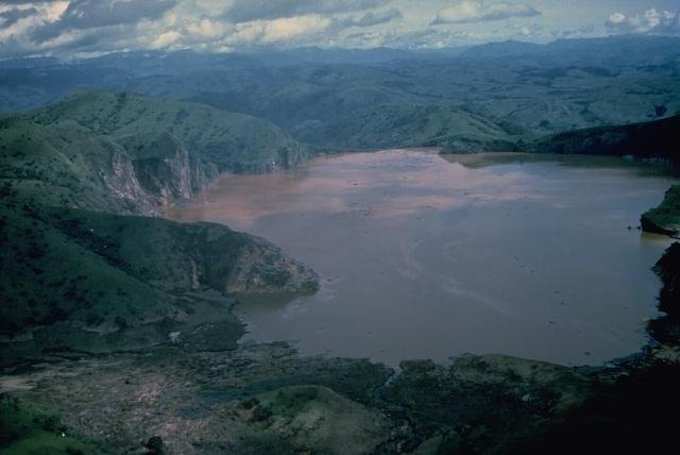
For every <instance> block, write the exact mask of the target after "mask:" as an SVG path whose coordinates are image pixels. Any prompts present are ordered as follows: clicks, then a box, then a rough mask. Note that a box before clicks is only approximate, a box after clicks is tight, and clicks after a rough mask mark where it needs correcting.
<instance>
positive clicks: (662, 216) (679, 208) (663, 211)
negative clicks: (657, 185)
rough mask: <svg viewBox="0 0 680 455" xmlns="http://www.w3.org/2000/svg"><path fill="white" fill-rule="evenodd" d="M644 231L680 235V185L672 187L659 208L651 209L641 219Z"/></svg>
mask: <svg viewBox="0 0 680 455" xmlns="http://www.w3.org/2000/svg"><path fill="white" fill-rule="evenodd" d="M640 221H641V223H642V229H643V230H645V231H647V232H653V233H656V234H663V235H670V236H677V235H678V234H680V185H674V186H672V187H671V188H670V189H669V190H668V191H667V192H666V196H665V197H664V200H663V202H662V203H661V205H659V207H657V208H655V209H651V210H649V211H648V212H646V213H645V214H644V215H642V218H641V219H640Z"/></svg>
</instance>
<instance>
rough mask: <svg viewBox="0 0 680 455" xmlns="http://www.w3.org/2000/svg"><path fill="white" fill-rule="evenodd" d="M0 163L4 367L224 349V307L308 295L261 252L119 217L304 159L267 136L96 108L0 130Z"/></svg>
mask: <svg viewBox="0 0 680 455" xmlns="http://www.w3.org/2000/svg"><path fill="white" fill-rule="evenodd" d="M180 114H181V115H180ZM168 119H171V120H168ZM0 150H1V151H2V153H1V154H0V196H1V197H2V204H0V245H1V246H2V248H1V254H0V297H1V298H0V300H1V301H2V304H1V305H0V349H1V350H2V352H3V357H4V359H3V360H5V359H7V360H8V361H11V359H12V358H15V357H17V356H18V357H21V356H23V355H33V354H38V353H40V352H44V351H46V350H47V351H49V350H55V349H56V350H79V351H88V352H110V351H116V350H130V349H137V348H146V347H149V346H153V345H156V344H159V343H168V342H178V340H179V338H178V337H181V339H182V340H190V344H191V345H193V346H203V347H204V348H206V349H223V348H224V349H228V348H233V347H234V346H235V343H236V340H237V339H238V338H239V337H240V335H241V334H242V327H241V324H240V322H239V321H238V320H237V319H236V318H235V317H234V316H233V315H232V314H231V312H230V308H231V304H232V303H233V295H234V294H237V293H238V294H268V293H305V292H313V291H314V290H316V287H317V277H316V275H315V273H314V272H313V271H311V270H310V269H308V268H307V267H305V266H304V265H302V264H300V263H298V262H297V261H295V260H293V259H291V258H289V257H287V256H286V255H285V254H284V253H283V252H282V251H281V250H280V249H278V248H277V247H276V246H274V245H272V244H271V243H269V242H267V241H265V240H263V239H260V238H256V237H252V236H249V235H247V234H242V233H238V232H234V231H232V230H230V229H229V228H227V227H225V226H220V225H212V224H178V223H173V222H170V221H167V220H163V219H159V218H145V217H141V216H131V215H145V216H152V217H153V216H157V215H159V214H160V213H161V212H162V210H163V209H164V208H165V207H167V206H168V205H170V204H172V203H174V202H176V201H179V200H182V199H189V198H191V197H193V196H194V195H195V194H196V192H198V191H200V190H201V189H202V188H203V187H204V186H205V185H206V184H207V183H208V182H210V180H211V179H213V178H214V177H215V176H217V175H218V174H219V173H220V172H223V171H239V170H252V171H256V170H264V169H269V168H271V167H272V166H288V165H291V164H295V163H297V162H299V161H300V160H302V159H304V157H305V156H306V155H305V153H307V152H306V149H305V148H304V147H303V146H302V145H300V144H297V143H295V142H294V141H293V140H292V139H290V138H289V137H288V136H286V135H285V134H284V133H283V132H281V131H280V130H278V129H277V128H276V127H274V126H273V125H269V124H267V123H266V122H262V121H259V120H257V119H252V118H248V117H245V116H239V115H236V114H228V113H223V112H221V111H217V110H215V109H211V108H207V107H201V106H198V105H190V104H189V105H185V104H182V103H172V102H160V101H154V100H149V99H145V98H139V97H128V96H125V95H111V94H96V95H86V96H82V97H76V98H73V99H70V100H67V101H65V102H63V103H61V104H59V105H56V106H52V107H49V108H45V109H42V110H39V111H36V112H33V113H30V114H25V115H20V116H15V117H8V118H4V119H0Z"/></svg>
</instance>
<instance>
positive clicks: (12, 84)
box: [0, 37, 680, 454]
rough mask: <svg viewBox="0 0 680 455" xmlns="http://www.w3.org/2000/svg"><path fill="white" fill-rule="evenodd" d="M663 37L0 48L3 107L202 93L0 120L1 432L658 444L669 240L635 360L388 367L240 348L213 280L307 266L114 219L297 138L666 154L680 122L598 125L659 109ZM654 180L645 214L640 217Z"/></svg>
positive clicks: (127, 217) (240, 447)
mask: <svg viewBox="0 0 680 455" xmlns="http://www.w3.org/2000/svg"><path fill="white" fill-rule="evenodd" d="M678 42H679V41H678V40H677V39H672V38H655V37H645V38H628V37H624V38H616V39H604V40H593V41H558V42H556V43H553V44H551V45H548V46H533V45H523V44H519V43H501V44H495V45H489V46H484V47H481V48H477V49H473V50H469V51H467V52H453V51H448V50H443V51H434V52H430V53H411V52H400V51H389V50H375V51H370V52H368V53H363V52H361V51H352V52H348V53H344V52H339V53H325V52H322V51H317V50H313V49H311V50H303V51H290V52H289V53H283V54H281V53H275V54H272V55H264V56H263V55H259V56H258V55H232V56H219V57H218V56H206V55H200V54H193V53H175V54H170V55H165V54H160V53H158V54H146V53H145V54H136V53H130V54H118V55H109V56H104V57H101V58H97V59H92V60H88V61H83V62H75V63H72V64H60V63H58V62H54V61H50V60H40V61H31V62H22V61H17V62H3V63H5V64H4V65H3V67H2V69H0V106H1V109H3V110H5V111H14V110H17V109H26V108H35V107H37V106H41V105H43V104H46V103H47V102H49V101H56V100H58V99H61V98H62V97H63V96H65V95H69V94H70V93H71V92H73V91H74V90H76V89H81V88H105V89H114V90H120V91H125V92H130V91H135V92H140V93H145V94H147V95H157V96H165V97H172V98H174V99H176V100H177V99H178V100H193V101H199V102H203V103H208V104H211V105H212V106H213V107H207V106H202V105H199V104H193V103H188V102H184V101H168V100H161V99H157V98H144V97H140V96H135V95H129V94H127V95H126V94H110V93H105V92H96V93H86V94H82V95H78V96H74V97H71V98H68V99H67V100H66V101H63V102H61V103H59V104H56V105H53V106H50V107H47V108H41V109H38V110H34V111H30V112H26V113H24V114H21V115H14V116H5V117H2V118H0V198H1V201H0V272H1V273H0V297H2V306H0V321H1V322H0V331H2V338H1V339H0V354H1V355H0V358H1V359H2V363H3V366H6V368H5V369H3V371H2V376H0V390H2V391H3V392H4V391H7V392H9V393H11V395H12V396H16V397H19V400H20V401H16V400H15V398H7V397H4V396H3V397H2V399H0V450H1V451H2V452H3V453H10V454H11V453H17V454H19V453H50V454H51V453H57V454H58V453H66V454H78V453H105V449H104V447H105V448H106V449H108V450H110V451H112V452H113V453H123V452H127V453H135V452H141V453H144V452H145V451H148V450H150V449H151V448H154V447H158V446H160V441H162V442H163V447H164V450H165V451H166V452H167V453H181V454H192V453H238V454H261V453H268V454H276V453H278V454H292V453H324V454H326V453H331V454H333V453H337V454H341V453H374V454H393V453H415V454H449V453H512V452H516V453H574V452H577V451H578V452H583V451H586V452H593V451H601V452H603V453H605V452H613V451H620V452H622V453H625V452H629V451H631V450H637V451H638V452H647V451H650V450H654V449H656V448H658V447H660V446H662V445H665V444H666V443H668V442H673V443H675V441H674V440H673V438H674V437H675V432H674V428H673V427H672V425H673V423H674V421H675V420H674V419H673V417H672V416H673V415H674V413H675V412H676V411H677V409H678V405H680V402H679V394H678V391H677V382H678V380H679V379H680V368H679V367H678V365H679V364H680V363H679V362H680V355H679V354H678V351H677V346H678V337H679V335H678V334H680V329H678V327H679V324H678V317H677V312H678V311H677V308H676V306H677V303H678V302H679V301H680V296H679V295H678V289H680V284H679V282H680V281H679V279H680V278H679V277H680V274H679V273H680V272H679V271H680V246H679V245H678V244H676V245H674V246H673V247H672V248H671V249H670V250H669V251H668V253H667V254H666V255H665V256H664V258H662V259H661V261H660V262H659V264H658V266H657V272H658V273H659V276H660V277H661V279H662V280H663V283H664V288H663V290H662V291H661V296H660V309H661V310H662V311H664V312H665V313H666V314H665V315H664V316H663V317H661V318H659V319H658V320H656V321H652V322H651V323H650V325H649V331H650V334H651V335H652V336H653V338H654V340H655V344H654V345H653V346H650V347H649V349H648V350H647V351H646V352H644V353H642V354H640V355H637V356H635V357H633V358H631V359H628V360H626V361H624V362H621V363H619V364H617V365H613V366H607V367H602V368H598V369H590V368H589V369H570V368H564V367H559V366H554V365H548V364H544V363H539V362H532V361H528V360H521V359H512V358H508V357H501V356H466V357H462V358H459V359H457V360H456V361H455V362H453V364H452V365H450V366H442V365H436V364H434V363H432V362H427V361H421V362H404V363H403V364H402V366H401V367H402V369H401V372H400V373H399V374H395V373H394V372H393V371H391V370H390V369H388V368H386V367H384V366H382V365H376V364H372V363H370V362H368V361H365V360H351V359H327V358H300V357H299V356H298V355H297V354H296V353H295V352H294V351H293V350H292V349H291V348H290V347H288V346H287V345H285V344H276V343H275V344H270V345H255V346H248V345H246V346H238V345H237V344H236V341H237V339H238V338H239V336H240V334H241V333H242V328H241V325H240V323H239V322H238V321H237V320H236V319H235V318H234V316H233V315H232V313H231V311H230V307H231V304H232V302H233V296H231V294H233V293H237V292H238V293H241V292H245V293H262V292H264V293H267V292H272V291H281V290H284V291H308V290H312V289H314V288H315V286H316V278H315V276H314V274H313V272H311V271H309V270H307V269H305V268H304V267H302V266H301V265H299V264H298V263H296V262H294V261H292V260H291V259H288V258H286V257H285V256H284V255H283V254H282V253H281V252H280V251H279V250H278V249H277V248H275V247H273V246H272V245H270V244H268V243H266V242H265V241H263V240H261V239H256V238H253V237H250V236H247V235H244V234H239V233H235V232H233V231H231V230H229V229H228V228H226V227H222V226H215V225H209V224H199V225H180V224H176V223H171V222H168V221H164V220H161V219H151V218H142V217H139V216H131V215H156V214H158V213H160V211H161V210H162V209H163V208H164V207H166V206H167V205H169V204H171V203H173V202H176V201H178V200H181V199H185V198H190V197H192V196H193V195H194V194H195V193H196V191H198V190H200V189H201V188H202V187H203V186H204V185H205V184H206V183H207V182H209V181H210V179H211V178H212V177H214V176H215V175H217V174H218V173H219V172H223V171H234V172H260V171H266V170H270V169H272V168H274V167H278V166H289V165H294V164H296V163H298V162H300V161H301V160H303V159H304V158H305V157H307V156H308V155H309V153H310V152H309V149H308V148H307V147H306V146H304V145H301V144H300V143H299V142H297V140H301V141H305V142H308V143H311V144H316V145H317V146H318V145H322V146H324V147H328V148H342V147H356V148H376V147H388V146H405V145H408V146H426V145H430V146H442V147H444V148H446V149H449V150H451V151H479V150H495V151H496V150H512V149H513V148H514V144H516V143H518V141H519V140H523V141H524V142H523V143H522V144H535V142H534V141H535V140H536V139H537V138H540V137H542V136H544V135H548V134H555V133H560V132H564V131H567V130H571V129H574V128H591V127H598V129H594V130H593V129H590V130H586V131H578V132H575V133H568V134H564V135H557V136H552V137H551V138H550V139H548V140H545V141H542V142H538V143H539V144H542V145H543V146H544V147H545V148H548V149H550V148H553V151H557V152H562V153H570V152H576V151H579V152H583V153H595V154H599V153H606V154H617V155H628V154H632V155H640V156H643V157H645V158H662V159H668V160H672V161H673V160H674V158H673V157H672V156H671V155H670V153H671V151H670V149H667V148H666V145H669V144H670V145H674V144H675V142H676V141H675V140H674V138H675V133H674V132H673V128H674V127H675V125H677V117H674V118H669V119H667V120H662V121H659V122H654V123H651V124H649V125H632V126H628V127H622V128H599V127H603V126H604V125H614V124H627V123H630V122H642V121H644V120H649V119H652V118H656V117H664V116H666V115H667V114H677V112H678V110H679V109H680V104H679V103H680V96H679V95H680V84H678V77H679V76H678V75H679V74H680V59H678V57H679V56H680V46H679V45H678ZM265 60H268V63H263V61H265ZM227 111H232V112H239V113H240V114H232V113H229V112H227ZM244 114H245V115H244ZM249 115H256V116H258V117H261V118H266V119H268V120H258V119H256V118H254V117H250V116H249ZM269 122H273V123H274V124H276V125H278V126H274V125H273V124H272V123H269ZM281 128H284V129H281ZM676 131H677V128H676ZM293 137H294V138H295V139H293ZM646 141H650V142H649V143H647V142H646ZM657 144H658V145H659V147H657ZM642 145H644V146H645V147H641V146H642ZM647 145H649V147H647ZM540 151H550V150H545V149H544V148H543V147H542V148H541V150H540ZM676 196H677V191H676V190H675V189H674V190H672V191H671V192H670V193H669V198H667V201H666V202H665V203H664V205H662V207H661V208H660V209H657V211H655V212H654V211H653V212H652V218H653V219H656V220H658V219H661V220H662V221H659V222H658V223H659V225H663V226H667V225H668V224H669V221H668V216H669V213H670V212H668V210H670V207H671V206H676V205H677V204H675V202H674V201H675V199H676ZM655 222H657V221H655ZM121 351H126V352H121ZM129 351H134V352H129ZM93 354H97V355H93ZM38 362H40V363H38ZM43 409H46V410H49V412H44V411H42V410H43ZM58 416H60V417H58ZM669 416H670V417H669ZM62 433H63V434H64V436H62ZM159 438H160V439H159ZM90 441H96V442H90ZM142 442H144V443H146V446H147V448H146V449H144V448H143V446H142Z"/></svg>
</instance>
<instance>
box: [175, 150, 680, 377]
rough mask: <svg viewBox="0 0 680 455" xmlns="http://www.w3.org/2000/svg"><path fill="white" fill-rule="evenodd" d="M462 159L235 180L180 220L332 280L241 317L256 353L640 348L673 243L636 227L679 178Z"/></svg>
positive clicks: (370, 160) (566, 356) (394, 158)
mask: <svg viewBox="0 0 680 455" xmlns="http://www.w3.org/2000/svg"><path fill="white" fill-rule="evenodd" d="M461 159H462V161H463V162H466V161H469V163H468V165H467V166H464V165H462V164H461V163H460V162H458V161H459V160H458V159H456V158H450V159H448V160H446V159H444V158H442V157H440V156H438V155H437V154H435V153H432V152H427V151H407V150H390V151H384V152H378V153H357V154H345V155H340V156H334V157H328V158H319V159H315V160H313V161H311V162H310V163H309V164H308V165H306V166H304V167H302V168H300V169H296V170H294V171H287V172H283V171H282V172H280V173H275V174H270V175H256V176H252V175H251V176H233V175H227V176H223V177H222V178H220V179H219V181H218V182H217V183H216V184H215V185H213V186H212V187H211V188H210V189H209V190H208V191H206V192H205V193H204V194H202V195H201V197H199V198H197V199H196V200H195V201H192V202H191V204H190V205H189V206H186V207H181V208H176V209H173V210H172V212H171V213H170V214H169V216H170V217H172V218H174V219H178V220H185V221H195V220H203V221H214V222H220V223H224V224H227V225H229V226H230V227H232V228H234V229H238V230H243V231H246V232H249V233H254V234H257V235H261V236H263V237H265V238H267V239H269V240H271V241H273V242H274V243H276V244H278V245H279V246H281V247H282V248H283V249H284V250H285V251H286V252H287V253H289V254H290V255H292V256H293V257H295V258H297V259H299V260H301V261H303V262H305V263H306V264H307V265H309V266H311V267H312V268H314V269H315V270H316V271H317V272H318V273H319V274H320V275H321V277H322V286H321V290H320V292H319V293H318V294H316V295H314V296H311V297H301V298H296V299H294V300H292V301H290V300H288V301H286V300H278V301H277V300H276V299H260V300H259V301H257V300H252V301H248V302H244V303H242V304H240V305H238V306H237V307H236V312H237V314H238V315H239V316H240V317H241V318H242V319H243V320H244V321H245V322H246V323H247V326H248V331H249V333H248V334H247V335H246V336H245V337H244V340H243V341H244V342H247V341H251V340H252V341H258V342H260V341H261V342H267V341H279V340H286V341H291V342H293V343H294V344H295V345H296V346H297V347H298V348H299V350H300V352H301V353H302V354H328V355H332V356H344V357H368V358H371V359H374V360H378V361H383V362H386V363H389V364H392V365H396V364H397V363H398V362H399V361H400V360H404V359H414V358H432V359H435V360H437V361H445V360H446V359H448V358H449V357H450V356H455V355H459V354H462V353H468V352H469V353H478V354H483V353H500V354H509V355H515V356H520V357H526V358H532V359H538V360H546V361H551V362H557V363H561V364H566V365H573V364H600V363H602V362H605V361H607V360H611V359H614V358H616V357H620V356H625V355H628V354H631V353H634V352H636V351H638V350H639V349H640V347H641V346H643V345H644V344H645V343H646V334H645V321H646V320H647V319H649V318H650V317H654V316H655V315H656V314H657V313H656V309H655V306H656V296H657V294H658V291H659V287H660V283H659V280H658V279H657V277H656V276H655V275H654V274H653V272H651V270H650V268H651V267H652V266H653V265H654V263H655V262H656V261H657V260H658V259H659V257H660V256H661V254H662V253H663V251H664V249H665V248H666V247H667V246H668V245H669V241H668V240H667V239H665V238H663V237H657V236H651V235H646V234H641V233H640V232H639V231H638V230H637V229H636V227H637V226H638V224H639V222H638V220H639V217H640V214H641V213H642V212H644V211H645V210H647V209H648V208H650V207H653V206H656V205H657V204H658V203H659V202H660V201H661V200H662V198H663V193H664V192H665V190H666V189H667V188H668V187H669V185H670V184H671V183H672V182H671V180H670V179H668V178H666V177H661V176H653V175H642V174H641V173H640V172H639V170H638V169H637V168H635V167H633V166H631V165H626V164H625V163H624V162H623V161H617V160H602V159H597V160H595V159H587V158H568V159H565V158H562V159H561V160H560V161H550V160H545V159H538V160H537V159H535V158H529V157H526V159H525V158H519V159H517V158H514V159H508V157H507V155H501V156H489V155H484V156H482V157H462V158H461ZM482 164H484V165H483V166H482ZM629 226H630V227H632V228H633V229H629Z"/></svg>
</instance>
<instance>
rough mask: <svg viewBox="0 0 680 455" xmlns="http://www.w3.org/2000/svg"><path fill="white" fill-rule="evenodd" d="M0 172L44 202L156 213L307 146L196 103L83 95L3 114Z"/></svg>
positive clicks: (295, 155) (292, 160)
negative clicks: (222, 178)
mask: <svg viewBox="0 0 680 455" xmlns="http://www.w3.org/2000/svg"><path fill="white" fill-rule="evenodd" d="M0 150H2V155H0V178H2V179H3V180H6V181H12V183H13V184H15V185H17V186H18V189H19V190H20V191H21V192H22V193H31V194H33V196H34V197H35V198H37V199H38V200H39V201H40V202H42V203H46V204H48V205H59V206H67V207H77V208H87V209H93V210H105V211H111V212H115V213H137V214H157V213H158V212H159V211H160V210H161V209H162V208H163V207H164V206H166V205H168V204H169V203H171V202H172V201H174V200H177V199H187V198H190V197H191V196H192V195H193V194H194V193H195V192H196V191H198V190H200V189H201V188H202V187H203V186H204V185H205V184H206V183H207V182H208V181H209V180H210V179H211V178H213V177H214V176H216V175H217V174H218V173H219V172H227V171H229V172H261V171H266V170H270V169H272V168H276V167H288V166H291V165H295V164H297V163H299V162H301V161H303V160H304V159H306V158H307V157H308V156H309V155H310V150H309V149H308V148H307V147H305V146H303V145H301V144H299V143H298V142H296V141H294V140H293V139H292V138H291V137H290V136H289V135H288V134H286V133H285V132H284V131H283V130H281V129H279V128H277V127H275V126H274V125H272V124H270V123H269V122H267V121H264V120H259V119H256V118H254V117H250V116H247V115H241V114H232V113H228V112H223V111H220V110H218V109H214V108H210V107H208V106H202V105H199V104H194V103H181V102H173V101H167V100H159V99H153V98H145V97H140V96H134V95H127V94H111V93H89V94H83V95H79V96H75V97H72V98H69V99H67V100H65V101H63V102H61V103H59V104H56V105H54V106H48V107H46V108H43V109H40V110H37V111H34V112H32V113H29V114H25V115H18V116H14V117H6V118H4V119H2V120H0Z"/></svg>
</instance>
